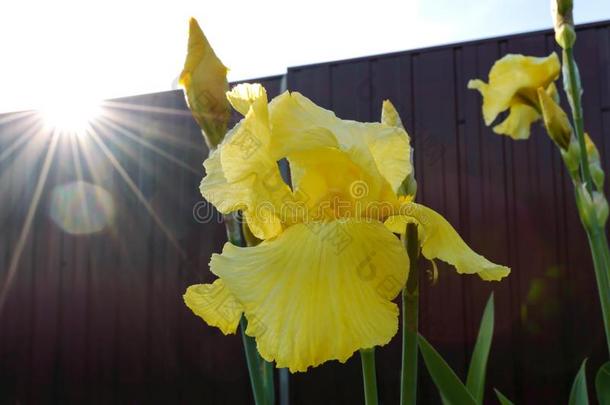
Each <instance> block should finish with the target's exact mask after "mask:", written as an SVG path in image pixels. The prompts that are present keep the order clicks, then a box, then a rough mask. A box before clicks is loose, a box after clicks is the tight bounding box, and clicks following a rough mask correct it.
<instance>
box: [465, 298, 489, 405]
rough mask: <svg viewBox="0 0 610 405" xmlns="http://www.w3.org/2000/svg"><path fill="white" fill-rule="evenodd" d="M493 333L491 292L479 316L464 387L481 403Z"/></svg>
mask: <svg viewBox="0 0 610 405" xmlns="http://www.w3.org/2000/svg"><path fill="white" fill-rule="evenodd" d="M493 333H494V295H493V293H492V294H491V295H490V296H489V300H487V305H485V310H484V311H483V317H482V318H481V326H480V327H479V335H478V336H477V341H476V343H475V345H474V351H473V352H472V359H470V367H469V368H468V377H467V378H466V388H468V391H469V392H470V394H472V396H473V397H474V399H475V400H476V401H477V404H479V405H481V404H482V403H483V394H484V393H485V374H486V370H487V358H488V357H489V349H490V348H491V339H492V337H493Z"/></svg>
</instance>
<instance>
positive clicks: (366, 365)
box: [360, 348, 378, 405]
mask: <svg viewBox="0 0 610 405" xmlns="http://www.w3.org/2000/svg"><path fill="white" fill-rule="evenodd" d="M360 360H361V361H362V381H363V383H364V403H365V405H377V404H378V400H377V373H376V371H375V348H370V349H360Z"/></svg>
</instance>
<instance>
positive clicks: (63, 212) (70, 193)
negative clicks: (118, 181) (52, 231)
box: [50, 181, 114, 235]
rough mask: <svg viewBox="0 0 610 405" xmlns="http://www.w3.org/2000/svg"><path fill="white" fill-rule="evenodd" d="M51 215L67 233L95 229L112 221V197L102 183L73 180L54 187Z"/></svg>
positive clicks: (79, 232)
mask: <svg viewBox="0 0 610 405" xmlns="http://www.w3.org/2000/svg"><path fill="white" fill-rule="evenodd" d="M50 216H51V219H52V220H53V222H55V223H56V224H57V226H59V227H60V228H61V229H63V230H64V231H65V232H67V233H70V234H73V235H84V234H90V233H95V232H99V231H101V230H103V229H104V228H105V227H106V226H108V225H110V224H111V223H112V220H113V218H114V200H113V198H112V195H111V194H110V193H109V192H108V191H106V190H105V189H103V188H102V187H99V186H96V185H93V184H91V183H87V182H85V181H75V182H72V183H67V184H63V185H61V186H57V187H55V189H54V190H53V193H52V194H51V205H50Z"/></svg>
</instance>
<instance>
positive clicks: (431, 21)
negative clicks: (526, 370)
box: [0, 0, 610, 112]
mask: <svg viewBox="0 0 610 405" xmlns="http://www.w3.org/2000/svg"><path fill="white" fill-rule="evenodd" d="M190 16H194V17H196V18H197V19H198V20H199V22H200V24H201V26H202V28H203V30H204V31H205V32H206V35H207V36H208V38H209V40H210V42H211V43H212V45H213V46H214V48H215V49H216V52H217V54H218V55H219V56H220V58H221V59H222V60H223V62H224V63H225V64H226V65H227V66H228V67H229V68H230V69H231V72H230V76H229V78H230V79H231V80H236V79H246V78H256V77H261V76H268V75H273V74H280V73H283V72H284V71H285V70H286V68H287V67H289V66H297V65H302V64H309V63H314V62H323V61H329V60H337V59H345V58H351V57H356V56H365V55H371V54H378V53H385V52H391V51H399V50H406V49H414V48H419V47H424V46H431V45H438V44H446V43H452V42H459V41H464V40H468V39H476V38H485V37H491V36H497V35H503V34H510V33H516V32H524V31H531V30H536V29H542V28H550V27H551V17H550V13H549V1H547V0H478V1H475V0H369V1H359V0H352V1H339V0H335V1H333V0H308V1H298V2H296V1H294V2H293V1H280V0H268V1H265V0H259V1H242V0H232V1H231V0H229V1H227V0H224V1H223V0H220V1H218V0H217V1H206V0H199V1H195V0H166V1H155V0H149V1H143V0H80V1H68V0H56V1H50V0H46V1H44V0H12V1H11V0H6V1H5V2H4V4H3V5H2V6H1V7H0V112H7V111H13V110H22V109H29V108H36V107H39V106H41V105H43V104H44V103H52V102H53V99H54V98H56V97H58V95H61V96H60V97H63V98H65V97H81V98H83V99H85V98H87V99H103V98H112V97H120V96H128V95H134V94H142V93H150V92H157V91H164V90H170V89H172V88H175V86H176V77H177V76H178V74H179V72H180V70H181V67H182V63H183V61H184V55H185V51H186V41H187V31H188V18H189V17H190ZM604 19H610V3H609V1H608V0H575V20H576V22H577V23H585V22H590V21H599V20H604Z"/></svg>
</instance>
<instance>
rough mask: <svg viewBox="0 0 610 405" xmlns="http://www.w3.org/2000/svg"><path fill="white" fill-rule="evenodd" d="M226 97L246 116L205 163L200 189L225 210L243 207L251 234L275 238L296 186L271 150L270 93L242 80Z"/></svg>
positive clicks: (257, 85)
mask: <svg viewBox="0 0 610 405" xmlns="http://www.w3.org/2000/svg"><path fill="white" fill-rule="evenodd" d="M227 97H228V98H229V100H230V101H231V103H232V104H233V106H234V107H235V108H236V109H237V110H238V111H240V112H241V113H243V114H245V118H244V119H242V120H241V121H240V122H239V123H238V124H237V125H235V127H234V128H233V129H231V131H229V133H228V134H227V135H226V137H225V139H224V141H223V142H222V144H221V145H220V146H219V148H218V151H217V152H214V153H212V155H211V156H210V158H208V160H206V162H205V163H204V166H205V168H206V177H205V178H204V179H203V181H202V183H201V193H202V194H203V196H204V197H205V198H206V199H207V200H208V201H210V202H211V203H212V204H214V205H215V206H216V208H218V210H219V211H220V212H222V213H228V212H232V211H235V210H238V209H242V210H244V215H245V218H246V221H247V223H248V226H249V227H250V229H251V231H252V233H253V234H254V235H255V236H256V237H257V238H259V239H268V238H272V237H274V236H275V235H277V234H278V233H279V232H281V230H282V224H281V222H282V219H281V213H282V205H283V201H284V200H286V199H289V198H290V197H291V196H292V191H291V190H290V187H288V185H286V184H285V183H284V181H283V180H282V177H281V175H280V172H279V168H278V166H277V162H276V160H275V159H274V158H273V156H272V154H271V152H270V147H269V143H270V139H271V130H270V128H269V118H268V112H267V94H266V92H265V89H264V88H263V87H262V86H261V85H259V84H254V85H252V84H242V85H239V86H236V87H235V88H234V89H233V90H232V91H231V92H229V93H228V94H227Z"/></svg>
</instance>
